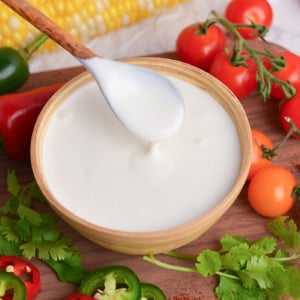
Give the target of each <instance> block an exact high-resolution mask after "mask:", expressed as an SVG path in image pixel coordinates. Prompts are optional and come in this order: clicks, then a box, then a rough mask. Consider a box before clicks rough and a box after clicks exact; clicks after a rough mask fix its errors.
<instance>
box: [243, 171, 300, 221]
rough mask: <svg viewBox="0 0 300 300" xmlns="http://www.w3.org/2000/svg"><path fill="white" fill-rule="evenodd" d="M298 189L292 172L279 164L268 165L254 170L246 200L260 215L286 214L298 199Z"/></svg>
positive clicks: (276, 215) (274, 215)
mask: <svg viewBox="0 0 300 300" xmlns="http://www.w3.org/2000/svg"><path fill="white" fill-rule="evenodd" d="M299 189H300V187H299V186H297V185H296V180H295V178H294V176H293V174H292V173H291V172H290V171H289V170H288V169H286V168H284V167H281V166H274V165H271V166H268V167H264V168H261V169H260V170H258V171H257V172H256V174H255V175H254V177H253V178H252V180H251V181H250V183H249V186H248V200H249V203H250V205H251V206H252V208H253V209H254V210H255V211H256V212H257V213H259V214H260V215H262V216H265V217H278V216H282V215H284V214H286V213H287V212H288V211H289V210H290V209H291V208H292V206H293V205H294V203H295V200H299V198H300V197H299V195H300V194H299Z"/></svg>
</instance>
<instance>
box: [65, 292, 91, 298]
mask: <svg viewBox="0 0 300 300" xmlns="http://www.w3.org/2000/svg"><path fill="white" fill-rule="evenodd" d="M65 300H95V298H94V297H91V296H87V295H84V294H81V293H76V294H73V295H70V296H68V297H67V298H66V299H65Z"/></svg>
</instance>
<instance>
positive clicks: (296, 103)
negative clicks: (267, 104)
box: [279, 92, 300, 137]
mask: <svg viewBox="0 0 300 300" xmlns="http://www.w3.org/2000/svg"><path fill="white" fill-rule="evenodd" d="M279 114H280V123H281V125H282V127H283V128H284V129H285V131H286V132H289V130H290V129H291V126H290V124H289V123H288V122H287V121H286V119H285V118H286V117H289V118H291V120H292V121H293V123H294V124H295V126H296V127H297V128H298V129H299V130H300V92H298V93H296V95H295V96H294V97H293V98H291V99H288V100H285V101H284V102H283V103H282V104H281V105H280V107H279ZM293 136H294V137H298V136H297V135H296V134H295V133H293Z"/></svg>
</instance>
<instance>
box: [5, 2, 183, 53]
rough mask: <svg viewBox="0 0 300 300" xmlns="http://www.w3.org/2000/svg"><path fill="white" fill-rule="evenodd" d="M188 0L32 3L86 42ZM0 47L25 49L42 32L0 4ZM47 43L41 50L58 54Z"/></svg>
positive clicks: (52, 44)
mask: <svg viewBox="0 0 300 300" xmlns="http://www.w3.org/2000/svg"><path fill="white" fill-rule="evenodd" d="M186 1H187V0H57V1H53V0H29V2H31V3H32V4H33V5H34V6H35V7H37V8H38V9H39V10H41V11H42V12H43V13H45V15H47V16H48V17H49V18H50V19H52V20H53V21H55V22H56V23H57V24H58V25H59V26H61V27H62V28H64V29H65V30H67V31H69V32H70V33H71V34H72V35H73V36H74V37H75V38H77V39H79V40H81V41H83V42H86V41H88V40H90V39H92V38H94V37H96V36H99V35H103V34H105V33H108V32H110V31H113V30H117V29H119V28H121V27H125V26H128V25H130V24H133V23H136V22H138V21H141V20H143V19H146V18H149V17H151V16H154V15H156V14H159V13H161V12H162V11H163V10H165V9H167V8H170V7H174V6H175V5H178V4H180V3H183V2H186ZM0 24H2V25H1V27H0V47H1V46H10V47H15V48H16V49H21V48H24V47H26V45H27V44H28V43H30V42H32V41H33V40H34V39H35V38H36V37H37V36H38V35H39V34H40V32H39V31H38V30H37V29H35V28H34V27H33V26H32V25H31V24H29V23H28V22H27V21H25V20H24V19H22V18H21V17H19V16H18V15H17V14H16V13H14V12H13V11H12V10H11V9H10V8H8V7H7V6H6V5H5V4H3V3H2V2H0ZM56 47H57V45H56V44H55V43H54V42H53V41H51V40H48V41H47V42H46V43H45V44H44V45H43V46H42V47H41V49H42V50H47V51H49V50H50V51H51V50H55V49H56Z"/></svg>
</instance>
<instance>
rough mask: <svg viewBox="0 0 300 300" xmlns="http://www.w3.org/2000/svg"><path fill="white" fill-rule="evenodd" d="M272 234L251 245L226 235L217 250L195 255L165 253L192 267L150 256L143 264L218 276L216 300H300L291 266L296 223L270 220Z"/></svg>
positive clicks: (298, 241) (299, 241)
mask: <svg viewBox="0 0 300 300" xmlns="http://www.w3.org/2000/svg"><path fill="white" fill-rule="evenodd" d="M267 228H268V230H269V231H270V233H272V235H270V236H265V237H262V238H260V239H258V240H256V241H254V242H250V241H248V240H247V239H246V238H244V237H241V236H234V235H231V234H226V235H224V236H223V237H221V238H220V250H218V251H216V250H210V249H207V250H204V251H203V252H201V253H200V254H199V255H187V254H182V253H178V252H174V251H171V252H167V253H165V254H166V255H168V256H173V257H176V258H180V259H185V260H192V261H193V262H194V267H191V268H189V267H183V266H177V265H173V264H169V263H165V262H163V261H160V260H158V259H157V258H156V257H155V256H154V255H149V256H144V260H146V261H148V262H150V263H153V264H155V265H157V266H159V267H162V268H165V269H169V270H174V271H181V272H195V273H199V274H200V275H202V276H204V277H208V276H219V283H218V285H217V287H216V289H215V293H216V296H217V297H218V299H222V300H229V299H247V300H251V299H255V300H257V299H259V300H260V299H261V300H263V299H281V297H282V296H291V297H292V298H294V299H299V298H300V285H299V281H300V271H299V269H298V267H297V266H296V265H295V264H294V263H293V261H294V260H296V259H299V258H300V253H299V251H300V233H299V232H298V228H297V225H296V223H295V222H294V221H293V220H292V219H288V218H287V217H285V216H284V217H279V218H276V219H273V220H271V221H270V222H268V224H267Z"/></svg>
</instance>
